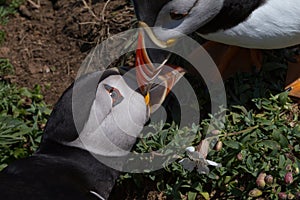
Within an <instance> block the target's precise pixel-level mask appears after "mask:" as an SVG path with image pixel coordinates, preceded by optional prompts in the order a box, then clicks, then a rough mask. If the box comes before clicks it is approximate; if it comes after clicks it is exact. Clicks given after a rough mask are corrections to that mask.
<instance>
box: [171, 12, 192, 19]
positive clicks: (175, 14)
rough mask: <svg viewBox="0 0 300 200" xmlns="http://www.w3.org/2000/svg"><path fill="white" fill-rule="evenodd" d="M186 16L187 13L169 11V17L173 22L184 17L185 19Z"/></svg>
mask: <svg viewBox="0 0 300 200" xmlns="http://www.w3.org/2000/svg"><path fill="white" fill-rule="evenodd" d="M187 15H188V12H184V13H179V12H178V11H175V10H171V11H170V17H171V18H172V19H173V20H181V19H183V18H184V17H186V16H187Z"/></svg>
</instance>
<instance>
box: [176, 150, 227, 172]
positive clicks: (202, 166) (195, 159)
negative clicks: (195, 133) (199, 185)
mask: <svg viewBox="0 0 300 200" xmlns="http://www.w3.org/2000/svg"><path fill="white" fill-rule="evenodd" d="M185 150H186V153H187V155H188V158H184V159H182V160H180V161H179V163H180V164H181V165H182V166H183V168H185V169H186V170H189V171H193V170H194V168H197V171H198V173H200V174H208V173H209V168H208V165H212V166H215V167H221V164H219V163H216V162H214V161H211V160H207V159H205V158H204V156H203V155H202V154H201V153H200V152H198V151H196V150H195V147H193V146H190V147H187V148H186V149H185Z"/></svg>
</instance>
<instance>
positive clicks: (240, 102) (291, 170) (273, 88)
mask: <svg viewBox="0 0 300 200" xmlns="http://www.w3.org/2000/svg"><path fill="white" fill-rule="evenodd" d="M285 66H286V65H284V64H278V63H276V62H268V63H267V64H265V66H264V68H263V70H262V71H261V72H259V73H256V74H252V75H249V74H246V73H242V74H239V75H237V76H235V77H233V78H231V79H230V80H228V81H227V82H226V89H227V94H228V96H227V98H228V102H229V109H228V110H227V112H226V123H225V128H222V129H220V130H219V132H220V134H219V142H218V147H215V148H214V149H213V150H211V151H210V152H209V154H208V156H207V158H208V159H209V160H212V161H215V162H217V163H221V164H222V167H219V168H216V167H209V168H210V170H211V171H210V173H208V174H199V173H198V172H197V171H196V170H193V171H191V172H190V171H188V170H186V169H184V168H183V166H182V165H181V164H180V163H179V162H178V161H179V160H181V159H182V158H183V157H184V156H185V155H184V154H178V159H177V161H176V162H173V163H171V164H170V165H167V166H166V167H165V169H163V170H159V171H155V172H151V173H148V174H146V175H140V174H125V175H124V176H122V178H121V179H120V183H124V182H126V181H130V180H132V181H133V182H134V183H136V184H137V185H136V187H137V188H140V189H141V190H142V189H143V186H144V185H147V183H148V184H149V182H152V183H153V184H156V186H157V190H158V191H160V192H162V193H163V194H164V195H165V196H167V197H169V198H170V199H189V200H193V199H209V198H213V199H255V198H257V197H263V198H264V199H283V198H284V197H285V195H286V196H288V197H289V198H290V199H296V197H297V198H300V197H299V195H300V193H299V192H300V175H299V167H300V146H299V141H300V123H299V117H298V116H299V109H298V105H296V104H293V103H292V102H291V100H290V98H289V97H288V94H287V92H281V93H279V92H280V91H282V90H283V87H284V79H285V73H283V72H284V71H285V68H286V67H285ZM272 93H273V94H274V93H275V94H276V93H279V94H277V95H272ZM208 122H209V120H203V121H202V123H201V124H200V125H199V127H192V128H191V127H189V128H184V129H182V130H178V129H177V128H176V126H175V125H172V126H171V127H170V128H169V129H168V130H169V131H166V130H162V131H157V132H155V131H154V133H150V134H149V135H152V136H151V137H147V138H144V139H141V140H140V141H139V142H138V143H137V145H136V147H135V151H136V152H149V151H151V150H157V149H159V148H161V146H162V145H163V144H168V142H169V141H171V140H176V138H182V134H185V133H186V132H189V133H193V134H195V133H198V134H196V135H197V136H198V137H196V139H195V140H194V144H193V146H197V145H198V144H199V141H200V138H201V136H203V135H202V134H203V133H204V130H205V129H206V127H207V126H208ZM159 127H160V125H156V129H157V130H160V128H159ZM202 138H203V137H202ZM180 142H182V141H180V139H179V140H178V141H175V143H176V144H180ZM184 148H185V147H184ZM185 157H187V156H185Z"/></svg>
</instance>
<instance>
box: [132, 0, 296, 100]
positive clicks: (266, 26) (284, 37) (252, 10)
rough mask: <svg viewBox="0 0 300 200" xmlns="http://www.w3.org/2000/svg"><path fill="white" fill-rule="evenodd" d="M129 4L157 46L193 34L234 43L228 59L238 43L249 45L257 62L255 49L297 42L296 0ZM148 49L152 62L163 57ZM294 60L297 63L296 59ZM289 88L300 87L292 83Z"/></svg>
mask: <svg viewBox="0 0 300 200" xmlns="http://www.w3.org/2000/svg"><path fill="white" fill-rule="evenodd" d="M133 4H134V8H135V13H136V16H137V18H138V20H139V25H140V27H142V28H144V29H145V30H147V31H145V33H146V34H144V35H142V36H140V37H144V38H146V37H147V38H148V40H151V42H153V43H154V44H156V45H157V46H159V47H161V48H166V47H168V46H171V45H172V44H174V42H176V40H177V39H178V38H179V37H180V35H181V34H190V33H192V32H197V33H199V35H200V36H201V37H203V38H205V39H207V40H209V41H215V42H219V43H222V44H226V45H233V46H232V47H229V50H228V52H227V53H228V56H229V57H231V58H234V57H235V54H234V53H236V52H237V49H236V47H243V48H249V49H253V50H251V55H252V58H253V60H254V62H255V63H259V62H260V61H259V60H261V58H260V56H259V53H258V52H257V51H255V50H259V49H281V48H286V47H292V46H295V45H299V44H300V17H299V16H300V2H299V1H295V0H286V1H281V0H220V1H214V0H189V1H187V0H159V1H155V0H152V1H151V0H133ZM149 27H155V29H149ZM146 35H147V36H146ZM150 51H152V50H148V51H147V52H148V54H149V57H150V58H151V59H152V61H153V62H157V61H156V60H158V62H159V61H161V60H162V58H161V55H160V56H159V57H158V58H157V56H156V55H155V53H151V52H150ZM140 59H142V58H140ZM227 60H228V59H227ZM295 60H296V61H297V62H299V61H300V57H299V56H296V57H295ZM296 65H297V66H298V69H299V67H300V66H299V64H296ZM294 68H295V67H294ZM225 70H226V67H224V68H221V69H220V72H221V73H222V72H223V71H225ZM298 71H299V70H298ZM292 73H293V75H292V76H293V77H292V79H293V80H295V79H297V78H299V76H300V74H299V73H298V74H296V75H295V70H294V71H293V72H292ZM296 82H297V83H299V82H300V81H296ZM291 86H292V88H290V89H295V90H296V89H297V88H299V87H298V86H297V84H295V83H294V84H291ZM297 92H299V94H298V96H299V97H300V91H294V92H293V90H292V91H291V93H293V94H296V93H297ZM296 95H297V94H296Z"/></svg>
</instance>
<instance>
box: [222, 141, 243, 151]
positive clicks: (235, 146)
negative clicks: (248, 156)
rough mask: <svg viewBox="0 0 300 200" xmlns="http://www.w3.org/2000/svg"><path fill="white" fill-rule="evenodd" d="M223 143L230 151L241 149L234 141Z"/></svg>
mask: <svg viewBox="0 0 300 200" xmlns="http://www.w3.org/2000/svg"><path fill="white" fill-rule="evenodd" d="M223 143H224V144H225V145H226V146H228V147H230V148H232V149H240V148H241V144H240V143H239V142H237V141H234V140H224V141H223Z"/></svg>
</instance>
